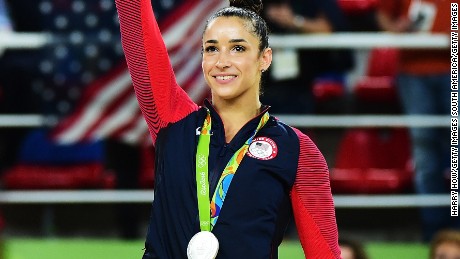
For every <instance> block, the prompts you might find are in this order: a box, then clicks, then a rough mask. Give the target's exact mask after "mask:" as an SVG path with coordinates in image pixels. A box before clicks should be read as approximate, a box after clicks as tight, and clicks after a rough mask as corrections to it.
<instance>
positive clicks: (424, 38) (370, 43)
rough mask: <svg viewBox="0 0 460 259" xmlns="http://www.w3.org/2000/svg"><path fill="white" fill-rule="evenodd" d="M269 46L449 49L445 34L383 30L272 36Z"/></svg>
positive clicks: (447, 38)
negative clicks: (387, 31) (388, 31)
mask: <svg viewBox="0 0 460 259" xmlns="http://www.w3.org/2000/svg"><path fill="white" fill-rule="evenodd" d="M270 45H271V46H272V47H274V48H278V47H282V48H304V49H305V48H312V49H318V48H327V49H337V48H351V49H369V48H379V47H394V48H448V47H449V46H450V41H449V36H448V35H447V34H430V33H404V34H396V33H385V32H365V33H356V32H340V33H330V34H295V35H272V36H271V37H270Z"/></svg>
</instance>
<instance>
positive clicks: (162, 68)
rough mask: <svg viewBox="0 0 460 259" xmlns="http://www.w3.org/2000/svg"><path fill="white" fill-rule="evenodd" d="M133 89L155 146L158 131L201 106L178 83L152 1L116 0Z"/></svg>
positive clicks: (122, 40)
mask: <svg viewBox="0 0 460 259" xmlns="http://www.w3.org/2000/svg"><path fill="white" fill-rule="evenodd" d="M115 3H116V6H117V11H118V17H119V19H120V31H121V42H122V45H123V50H124V52H125V57H126V62H127V64H128V68H129V72H130V74H131V78H132V81H133V85H134V90H135V93H136V96H137V100H138V102H139V106H140V108H141V110H142V113H143V115H144V118H145V120H146V121H147V124H148V127H149V131H150V135H151V137H152V140H153V143H155V140H156V136H157V133H158V131H159V130H160V129H161V128H162V127H165V126H166V125H168V124H169V123H171V122H176V121H178V120H180V119H182V118H184V117H185V116H186V115H188V114H190V113H191V112H193V111H195V110H196V109H197V108H198V106H197V105H196V104H195V103H194V102H193V101H192V100H191V99H190V98H189V97H188V96H187V93H186V92H185V91H184V90H183V89H182V88H181V87H180V86H179V85H178V84H177V82H176V78H175V75H174V71H173V69H172V66H171V63H170V60H169V56H168V53H167V49H166V47H165V44H164V42H163V38H162V36H161V32H160V29H159V27H158V24H157V21H156V20H155V16H154V14H153V9H152V5H151V2H150V0H116V1H115Z"/></svg>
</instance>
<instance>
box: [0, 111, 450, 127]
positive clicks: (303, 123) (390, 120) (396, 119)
mask: <svg viewBox="0 0 460 259" xmlns="http://www.w3.org/2000/svg"><path fill="white" fill-rule="evenodd" d="M274 116H276V117H277V118H278V119H279V120H281V121H282V122H284V123H286V124H288V125H291V126H293V127H308V128H322V127H324V128H352V127H450V117H449V116H440V115H288V114H279V115H276V114H274ZM56 123H57V119H56V118H54V117H45V116H41V115H38V114H29V115H0V128H2V127H3V128H7V127H32V128H33V127H41V126H52V125H55V124H56Z"/></svg>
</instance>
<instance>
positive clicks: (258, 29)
mask: <svg viewBox="0 0 460 259" xmlns="http://www.w3.org/2000/svg"><path fill="white" fill-rule="evenodd" d="M262 8H263V5H262V1H261V0H230V6H229V7H224V8H222V9H220V10H219V11H217V12H216V13H215V14H213V15H212V16H211V17H210V18H209V19H208V21H207V22H206V26H205V30H206V28H208V25H209V22H211V21H212V20H214V19H216V18H218V17H239V18H241V19H243V20H246V21H248V22H249V23H250V25H251V26H252V28H248V29H249V31H252V33H253V34H254V35H255V36H256V37H257V38H258V39H259V42H260V43H259V51H262V50H264V49H265V48H267V47H268V27H267V23H266V22H265V20H264V19H263V18H262V17H260V15H259V14H260V12H261V11H262Z"/></svg>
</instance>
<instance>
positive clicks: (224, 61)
mask: <svg viewBox="0 0 460 259" xmlns="http://www.w3.org/2000/svg"><path fill="white" fill-rule="evenodd" d="M230 65H231V63H230V60H229V58H228V55H227V54H226V53H222V52H221V53H220V54H219V57H218V59H217V62H216V67H217V68H219V69H224V68H228V67H230Z"/></svg>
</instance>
